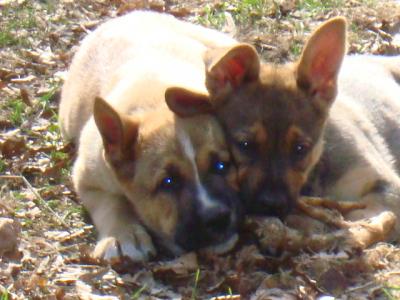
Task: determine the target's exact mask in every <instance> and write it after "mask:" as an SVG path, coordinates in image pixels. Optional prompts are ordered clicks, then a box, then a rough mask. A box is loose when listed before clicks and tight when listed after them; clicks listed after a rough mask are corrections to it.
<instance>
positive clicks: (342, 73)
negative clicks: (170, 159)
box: [207, 18, 400, 235]
mask: <svg viewBox="0 0 400 300" xmlns="http://www.w3.org/2000/svg"><path fill="white" fill-rule="evenodd" d="M345 42H346V25H345V20H344V19H343V18H334V19H332V20H330V21H328V22H326V23H324V24H323V25H322V26H321V27H319V28H318V29H317V30H316V31H315V32H314V33H313V34H312V35H311V37H310V39H309V41H308V43H307V44H306V46H305V48H304V50H303V53H302V55H301V57H300V59H299V60H298V61H297V62H295V63H289V64H287V65H272V64H267V63H262V62H260V59H259V57H258V55H257V53H256V51H255V50H254V48H253V47H252V46H250V45H246V44H241V45H237V46H235V47H232V48H229V49H219V50H218V51H216V50H212V51H209V53H208V55H207V66H208V70H207V87H208V89H209V91H210V94H211V97H212V100H213V103H214V106H215V107H216V110H217V116H218V118H219V120H220V121H221V122H222V125H223V127H224V128H225V131H226V134H227V138H228V140H229V142H230V144H231V145H232V151H233V156H234V159H235V160H236V163H237V164H238V167H239V181H240V184H241V193H242V196H243V198H244V199H245V201H246V208H247V211H248V212H250V213H257V214H260V213H261V214H270V215H285V214H286V213H287V212H289V211H290V208H291V207H293V206H294V205H295V203H296V200H297V199H298V197H299V195H300V193H301V191H302V190H303V192H307V193H309V194H311V195H315V196H318V195H319V196H325V197H331V198H333V199H339V200H348V201H361V202H364V203H365V204H366V205H367V209H365V210H358V211H355V212H352V213H350V215H349V216H348V217H349V218H351V219H359V218H364V217H372V216H375V215H377V214H379V213H380V212H383V211H385V210H390V211H392V212H394V213H395V214H396V215H397V217H398V218H399V217H400V178H399V173H398V172H399V171H400V86H399V82H400V57H391V58H389V57H379V56H366V55H362V56H349V57H345V59H344V55H345ZM343 59H344V63H343V64H342V61H343ZM341 65H343V66H342V68H341ZM399 232H400V222H397V225H396V234H397V235H398V233H399Z"/></svg>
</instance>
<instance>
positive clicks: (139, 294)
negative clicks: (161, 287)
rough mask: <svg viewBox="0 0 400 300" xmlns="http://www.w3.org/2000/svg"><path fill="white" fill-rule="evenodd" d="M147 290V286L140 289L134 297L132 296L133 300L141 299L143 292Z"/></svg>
mask: <svg viewBox="0 0 400 300" xmlns="http://www.w3.org/2000/svg"><path fill="white" fill-rule="evenodd" d="M146 288H147V286H146V285H143V286H142V287H140V288H138V289H137V290H136V291H135V292H134V293H133V295H132V296H131V299H132V300H136V299H139V297H140V296H141V295H142V293H143V291H144V290H145V289H146Z"/></svg>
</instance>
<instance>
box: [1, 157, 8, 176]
mask: <svg viewBox="0 0 400 300" xmlns="http://www.w3.org/2000/svg"><path fill="white" fill-rule="evenodd" d="M6 170H7V163H6V161H5V160H4V159H1V158H0V173H1V174H3V173H4V172H5V171H6Z"/></svg>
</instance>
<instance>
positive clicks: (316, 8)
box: [297, 0, 345, 13]
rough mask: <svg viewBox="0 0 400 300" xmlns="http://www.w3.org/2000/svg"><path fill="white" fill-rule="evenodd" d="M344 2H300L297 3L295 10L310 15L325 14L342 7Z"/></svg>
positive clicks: (307, 0) (301, 0)
mask: <svg viewBox="0 0 400 300" xmlns="http://www.w3.org/2000/svg"><path fill="white" fill-rule="evenodd" d="M344 4H345V1H344V0H325V1H317V0H300V1H298V2H297V9H299V10H305V11H308V12H310V13H318V12H325V11H328V10H331V9H334V8H340V7H343V5H344Z"/></svg>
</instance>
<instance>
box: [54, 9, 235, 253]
mask: <svg viewBox="0 0 400 300" xmlns="http://www.w3.org/2000/svg"><path fill="white" fill-rule="evenodd" d="M216 40H218V45H220V46H224V45H228V44H231V43H233V42H234V41H233V40H232V39H230V38H229V37H227V36H225V35H222V34H220V33H218V32H216V31H212V30H208V29H205V28H202V27H199V26H195V25H192V24H189V23H183V22H180V21H177V20H176V19H175V18H173V17H171V16H167V15H161V14H156V13H150V12H135V13H131V14H129V15H126V16H124V17H120V18H117V19H114V20H111V21H109V22H107V23H105V24H104V25H101V26H100V27H99V28H98V29H97V30H96V31H94V32H93V33H92V34H90V35H89V36H88V37H87V38H86V39H85V40H84V41H83V43H82V45H81V47H80V49H79V51H78V52H77V54H76V56H75V58H74V60H73V62H72V65H71V69H70V72H69V75H68V80H67V81H66V83H65V85H64V87H63V91H62V100H61V104H60V125H61V128H62V132H63V135H64V137H65V138H66V139H72V140H75V141H79V150H78V157H77V160H76V162H75V165H74V168H73V175H72V176H73V182H74V186H75V189H76V191H77V193H78V195H79V197H80V198H81V200H82V202H83V204H84V205H85V207H86V208H87V209H88V211H89V213H90V215H91V217H92V219H93V222H94V224H95V226H96V228H97V230H98V232H99V243H98V245H97V247H96V250H95V255H96V256H98V257H103V258H105V259H110V260H112V259H114V258H116V257H118V256H119V254H120V253H119V252H120V251H122V254H123V255H125V256H128V257H130V258H131V259H133V260H145V259H147V258H148V257H149V256H151V255H154V254H155V252H156V250H155V248H154V246H153V242H152V240H151V237H150V235H149V233H151V234H152V235H154V236H155V237H156V238H157V239H159V240H160V241H161V242H162V243H163V244H164V245H165V246H166V247H167V248H168V249H169V250H170V251H172V252H173V253H179V252H180V251H182V250H185V246H186V244H187V245H188V246H187V247H188V248H190V247H192V248H193V247H196V245H199V247H200V246H201V247H202V246H208V245H214V244H218V243H222V242H224V241H225V240H226V239H231V237H232V236H234V235H235V229H236V223H237V222H238V221H239V220H238V219H239V218H238V214H239V211H240V203H239V201H237V200H236V199H237V196H236V193H235V189H237V182H236V171H235V169H234V167H233V166H229V165H227V167H226V168H227V170H226V171H224V173H221V174H219V173H215V170H213V163H214V161H215V160H217V161H218V160H219V161H223V162H226V163H229V161H230V155H229V152H228V148H227V146H226V144H225V139H224V135H223V133H222V131H221V130H220V128H219V126H218V124H217V122H216V121H215V120H214V118H213V117H212V116H210V115H206V114H202V113H203V112H204V111H206V110H207V105H209V103H208V102H207V98H206V96H205V95H204V94H205V93H206V90H205V86H204V81H205V78H204V76H205V71H204V65H203V60H202V55H203V53H204V52H205V50H206V49H207V47H213V46H214V41H216ZM175 87H177V88H185V93H183V94H181V93H180V92H179V89H172V90H171V91H170V92H169V93H167V94H166V91H167V90H168V89H169V88H175ZM187 91H189V92H187ZM165 96H167V98H170V99H172V100H171V101H172V102H171V103H173V105H172V107H173V108H172V109H176V111H177V113H178V114H179V115H180V114H181V113H183V114H185V112H186V110H187V109H189V108H190V112H187V115H188V116H191V117H190V118H179V117H177V116H176V115H174V113H173V112H172V111H171V110H170V108H168V107H167V105H165ZM96 97H97V99H96ZM103 99H105V101H106V102H104V100H103ZM175 100H176V101H175ZM173 101H175V102H173ZM182 101H183V102H182ZM185 101H189V102H187V103H186V102H185ZM93 109H94V111H93ZM93 114H94V118H93V116H92V115H93ZM99 131H100V132H99ZM189 146H190V147H193V151H194V153H193V155H194V158H195V161H194V162H193V161H192V160H191V158H190V155H192V154H191V152H190V151H191V148H190V147H189ZM185 147H186V148H185ZM188 147H189V148H188ZM171 172H172V173H171ZM175 173H176V174H175ZM171 174H174V175H171ZM196 174H197V175H196ZM168 176H173V178H174V180H178V179H179V180H180V182H181V184H180V185H179V194H178V191H176V192H175V190H173V191H164V190H161V191H160V186H161V187H162V185H160V184H162V182H163V179H164V178H166V177H168ZM205 178H207V179H208V178H213V180H211V181H210V180H207V181H205V182H207V184H203V179H205ZM208 182H210V183H208ZM214 182H216V183H214ZM177 189H178V187H177ZM205 197H206V198H205ZM207 203H208V204H207ZM206 204H207V205H208V206H210V207H206V206H207V205H206ZM224 210H226V211H227V212H226V214H225V215H226V217H225V215H222V217H224V218H225V219H224V220H222V222H225V223H223V224H222V225H221V222H220V220H219V219H210V218H211V217H212V216H211V217H210V216H209V214H210V213H211V214H213V213H215V214H216V217H219V216H220V215H221V214H222V212H220V211H224ZM216 217H215V218H216ZM202 218H208V219H204V220H203V219H202ZM196 222H197V223H196ZM207 222H208V223H207ZM213 222H214V223H213ZM214 224H215V226H220V227H221V228H220V227H218V228H214V227H212V226H214ZM197 232H200V233H201V234H197ZM203 232H204V236H202V234H203ZM206 234H208V236H206ZM192 240H193V241H192ZM185 243H186V244H185ZM191 250H193V249H191Z"/></svg>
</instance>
